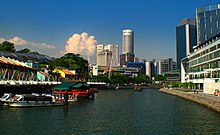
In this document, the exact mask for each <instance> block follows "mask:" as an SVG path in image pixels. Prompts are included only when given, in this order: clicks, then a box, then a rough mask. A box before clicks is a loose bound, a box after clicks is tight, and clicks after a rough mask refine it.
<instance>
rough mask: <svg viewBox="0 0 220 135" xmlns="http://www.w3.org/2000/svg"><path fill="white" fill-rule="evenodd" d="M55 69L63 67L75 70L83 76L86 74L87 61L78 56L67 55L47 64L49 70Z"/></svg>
mask: <svg viewBox="0 0 220 135" xmlns="http://www.w3.org/2000/svg"><path fill="white" fill-rule="evenodd" d="M56 67H65V68H67V69H69V70H76V71H77V72H81V73H84V74H86V73H88V61H87V60H85V59H84V58H82V57H81V56H80V55H79V54H74V53H67V54H65V55H64V56H62V57H60V58H56V59H55V60H53V61H52V62H50V63H49V68H50V69H51V70H53V69H54V68H56Z"/></svg>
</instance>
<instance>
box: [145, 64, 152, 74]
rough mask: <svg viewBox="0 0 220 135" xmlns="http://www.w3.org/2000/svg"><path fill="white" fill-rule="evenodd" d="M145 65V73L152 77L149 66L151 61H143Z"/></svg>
mask: <svg viewBox="0 0 220 135" xmlns="http://www.w3.org/2000/svg"><path fill="white" fill-rule="evenodd" d="M145 66H146V75H147V76H149V77H150V78H152V70H153V69H152V67H151V62H145Z"/></svg>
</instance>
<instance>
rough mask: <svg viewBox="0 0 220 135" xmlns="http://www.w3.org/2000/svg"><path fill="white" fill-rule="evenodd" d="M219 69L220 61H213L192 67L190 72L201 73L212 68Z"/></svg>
mask: <svg viewBox="0 0 220 135" xmlns="http://www.w3.org/2000/svg"><path fill="white" fill-rule="evenodd" d="M218 67H220V60H216V61H212V62H209V63H205V64H202V65H199V66H195V67H190V68H189V71H190V72H201V71H204V69H211V68H218Z"/></svg>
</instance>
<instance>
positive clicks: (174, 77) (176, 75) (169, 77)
mask: <svg viewBox="0 0 220 135" xmlns="http://www.w3.org/2000/svg"><path fill="white" fill-rule="evenodd" d="M162 75H163V76H165V77H166V82H179V81H180V71H179V70H173V71H169V72H163V73H162Z"/></svg>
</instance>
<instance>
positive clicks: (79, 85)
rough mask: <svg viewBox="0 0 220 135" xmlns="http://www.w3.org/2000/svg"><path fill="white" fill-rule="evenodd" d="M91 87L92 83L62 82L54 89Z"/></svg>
mask: <svg viewBox="0 0 220 135" xmlns="http://www.w3.org/2000/svg"><path fill="white" fill-rule="evenodd" d="M88 88H90V85H89V84H87V83H84V82H82V83H81V82H78V83H77V82H62V83H61V84H59V85H57V86H55V87H54V88H53V89H54V90H67V91H69V90H70V89H88Z"/></svg>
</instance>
